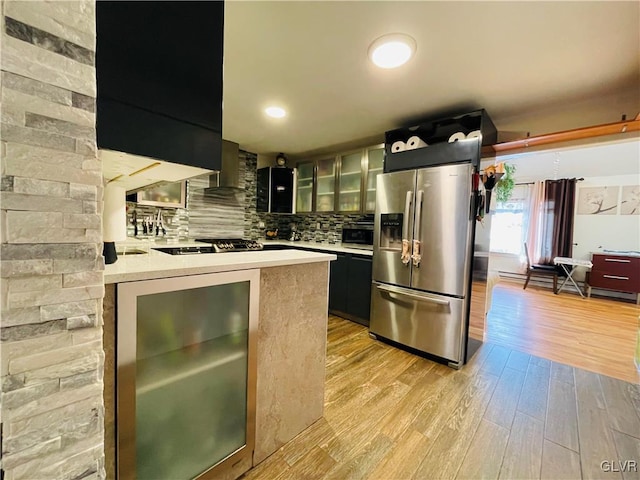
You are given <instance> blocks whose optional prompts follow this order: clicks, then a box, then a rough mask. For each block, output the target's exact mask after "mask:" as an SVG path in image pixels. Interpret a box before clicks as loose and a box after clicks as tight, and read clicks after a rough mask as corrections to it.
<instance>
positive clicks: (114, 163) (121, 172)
mask: <svg viewBox="0 0 640 480" xmlns="http://www.w3.org/2000/svg"><path fill="white" fill-rule="evenodd" d="M98 155H99V157H100V160H101V161H102V176H103V177H104V178H105V179H106V180H108V181H110V182H114V183H116V184H117V185H120V186H122V187H124V188H125V190H127V191H128V192H129V191H132V190H137V189H140V188H143V187H146V186H149V185H153V184H155V183H158V182H178V181H181V180H185V179H187V178H191V177H195V176H198V175H203V174H209V173H211V172H212V171H211V170H207V169H204V168H198V167H191V166H188V165H181V164H177V163H170V162H164V161H162V160H156V159H154V158H148V157H141V156H138V155H132V154H130V153H123V152H115V151H113V150H100V151H99V153H98Z"/></svg>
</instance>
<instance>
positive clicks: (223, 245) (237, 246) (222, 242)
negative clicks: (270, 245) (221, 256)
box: [196, 238, 262, 252]
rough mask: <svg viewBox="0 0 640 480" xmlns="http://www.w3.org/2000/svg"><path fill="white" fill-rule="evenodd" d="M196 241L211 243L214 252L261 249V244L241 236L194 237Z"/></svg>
mask: <svg viewBox="0 0 640 480" xmlns="http://www.w3.org/2000/svg"><path fill="white" fill-rule="evenodd" d="M196 242H203V243H209V244H211V246H212V248H213V249H214V251H215V252H246V251H249V250H262V244H261V243H260V242H257V241H255V240H243V239H242V238H196Z"/></svg>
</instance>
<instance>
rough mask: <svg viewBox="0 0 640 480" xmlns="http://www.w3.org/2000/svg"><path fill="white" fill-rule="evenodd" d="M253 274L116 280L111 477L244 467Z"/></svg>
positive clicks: (252, 381)
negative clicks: (115, 444) (115, 445)
mask: <svg viewBox="0 0 640 480" xmlns="http://www.w3.org/2000/svg"><path fill="white" fill-rule="evenodd" d="M259 278H260V276H259V271H258V270H245V271H241V272H226V273H216V274H205V275H191V276H188V277H175V278H164V279H157V280H146V281H139V282H125V283H120V284H118V287H117V309H118V310H117V328H118V331H117V341H118V343H117V354H116V358H117V380H116V381H117V438H118V454H117V458H118V460H117V463H118V467H117V468H118V478H119V479H139V480H143V479H159V478H171V479H175V480H180V479H185V480H187V479H192V478H217V477H218V476H219V475H221V474H222V473H223V472H224V471H226V470H228V469H230V468H232V467H233V468H234V469H237V468H238V464H242V465H244V466H245V467H244V468H243V471H246V470H248V469H249V468H250V467H251V455H252V451H253V448H254V443H255V401H256V400H255V399H256V334H257V319H258V295H259ZM240 473H242V472H240Z"/></svg>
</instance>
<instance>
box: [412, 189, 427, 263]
mask: <svg viewBox="0 0 640 480" xmlns="http://www.w3.org/2000/svg"><path fill="white" fill-rule="evenodd" d="M423 197H424V191H422V190H419V191H418V194H417V195H416V221H415V224H414V225H415V226H414V227H413V253H412V254H411V259H412V260H413V266H414V267H420V262H421V260H422V254H421V253H420V239H421V238H422V232H421V231H420V230H421V229H422V198H423Z"/></svg>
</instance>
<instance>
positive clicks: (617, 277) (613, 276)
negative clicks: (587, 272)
mask: <svg viewBox="0 0 640 480" xmlns="http://www.w3.org/2000/svg"><path fill="white" fill-rule="evenodd" d="M603 277H604V278H611V279H613V280H629V277H619V276H618V275H603Z"/></svg>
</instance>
